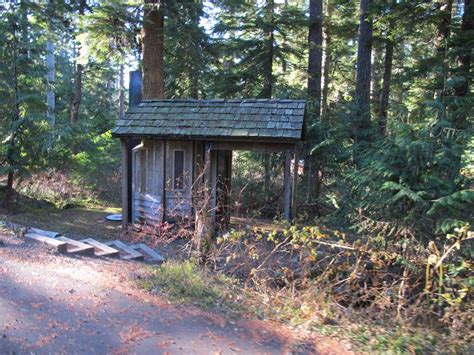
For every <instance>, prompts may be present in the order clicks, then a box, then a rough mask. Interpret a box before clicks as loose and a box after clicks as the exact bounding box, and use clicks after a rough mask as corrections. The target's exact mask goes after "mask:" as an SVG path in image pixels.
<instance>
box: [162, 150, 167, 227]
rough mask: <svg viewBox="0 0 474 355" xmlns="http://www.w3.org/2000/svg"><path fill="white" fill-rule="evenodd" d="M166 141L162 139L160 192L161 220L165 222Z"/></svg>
mask: <svg viewBox="0 0 474 355" xmlns="http://www.w3.org/2000/svg"><path fill="white" fill-rule="evenodd" d="M166 144H167V142H166V141H163V173H162V175H163V190H162V192H161V199H162V200H161V222H162V223H165V222H166V175H167V174H166Z"/></svg>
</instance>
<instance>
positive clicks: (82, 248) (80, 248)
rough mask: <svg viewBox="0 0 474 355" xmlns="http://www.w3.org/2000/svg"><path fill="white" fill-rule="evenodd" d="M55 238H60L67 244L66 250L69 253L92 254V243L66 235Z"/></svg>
mask: <svg viewBox="0 0 474 355" xmlns="http://www.w3.org/2000/svg"><path fill="white" fill-rule="evenodd" d="M56 240H60V241H62V242H65V243H66V244H67V252H68V253H69V254H84V255H94V247H93V246H92V245H88V244H85V243H82V242H80V241H78V240H74V239H71V238H67V237H58V238H56Z"/></svg>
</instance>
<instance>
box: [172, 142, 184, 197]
mask: <svg viewBox="0 0 474 355" xmlns="http://www.w3.org/2000/svg"><path fill="white" fill-rule="evenodd" d="M173 181H174V185H173V187H174V189H175V190H182V189H184V151H183V150H175V151H174V179H173Z"/></svg>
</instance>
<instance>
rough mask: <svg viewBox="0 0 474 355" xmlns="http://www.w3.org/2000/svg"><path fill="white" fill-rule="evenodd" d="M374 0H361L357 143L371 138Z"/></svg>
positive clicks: (358, 52) (356, 96)
mask: <svg viewBox="0 0 474 355" xmlns="http://www.w3.org/2000/svg"><path fill="white" fill-rule="evenodd" d="M371 6H372V0H361V2H360V21H359V22H360V23H359V42H358V45H357V73H356V93H355V98H356V114H355V117H354V118H355V124H354V140H355V142H356V143H359V142H362V141H369V140H370V132H369V131H370V76H371V66H372V65H371V53H372V32H373V25H372V18H371V17H370V16H369V11H370V8H371Z"/></svg>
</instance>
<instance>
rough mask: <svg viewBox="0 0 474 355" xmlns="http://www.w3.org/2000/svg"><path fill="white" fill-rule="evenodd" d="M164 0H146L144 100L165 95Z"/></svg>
mask: <svg viewBox="0 0 474 355" xmlns="http://www.w3.org/2000/svg"><path fill="white" fill-rule="evenodd" d="M163 2H164V1H163V0H145V14H144V18H143V44H142V50H143V90H142V98H143V100H150V99H163V98H164V97H165V74H164V59H163V55H164V42H163V40H164V39H163V26H164V17H163Z"/></svg>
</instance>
